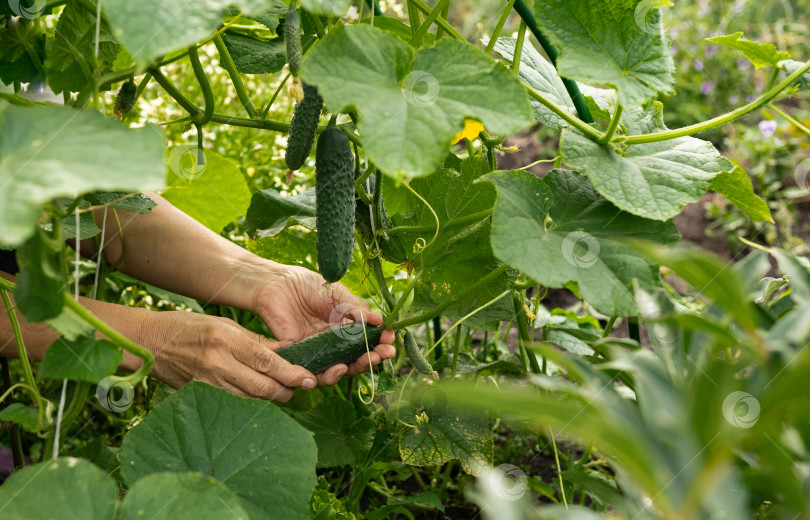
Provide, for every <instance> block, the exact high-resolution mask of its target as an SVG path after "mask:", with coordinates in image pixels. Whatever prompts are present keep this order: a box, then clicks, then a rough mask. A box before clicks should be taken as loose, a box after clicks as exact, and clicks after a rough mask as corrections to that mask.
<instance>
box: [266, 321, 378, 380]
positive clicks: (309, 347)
mask: <svg viewBox="0 0 810 520" xmlns="http://www.w3.org/2000/svg"><path fill="white" fill-rule="evenodd" d="M365 329H366V330H365V333H364V332H363V324H362V323H348V324H345V325H340V326H339V327H336V328H333V329H328V330H325V331H324V332H321V333H319V334H315V335H314V336H310V337H308V338H307V339H304V340H302V341H299V342H298V343H294V344H292V345H290V346H289V347H284V348H282V349H279V350H277V351H276V354H278V355H279V356H281V357H282V358H284V359H286V360H287V361H289V362H290V363H292V364H293V365H300V366H302V367H304V368H306V369H307V370H309V371H310V372H312V373H313V374H318V373H320V372H323V371H324V370H326V369H327V368H329V367H332V366H334V365H338V364H341V363H343V364H349V363H351V362H353V361H354V360H356V359H357V358H359V357H360V356H362V355H363V354H365V353H366V339H368V348H369V350H373V349H374V347H376V346H377V344H378V343H379V342H380V335H381V334H382V328H381V327H372V326H370V325H365Z"/></svg>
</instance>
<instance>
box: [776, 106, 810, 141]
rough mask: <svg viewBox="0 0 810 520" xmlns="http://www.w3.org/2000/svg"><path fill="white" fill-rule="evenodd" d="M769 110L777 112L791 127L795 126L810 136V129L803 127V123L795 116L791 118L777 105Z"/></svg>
mask: <svg viewBox="0 0 810 520" xmlns="http://www.w3.org/2000/svg"><path fill="white" fill-rule="evenodd" d="M768 108H770V109H771V110H773V111H774V112H776V113H777V114H779V115H780V116H782V117H783V118H785V119H786V120H787V122H788V123H790V124H791V125H793V126H795V127H796V128H798V129H799V130H801V131H802V132H804V133H805V134H807V135H810V128H808V127H806V126H805V125H803V124H802V122H801V121H799V120H798V119H796V118H794V117H793V116H791V115H790V114H788V113H787V112H785V111H784V110H782V109H781V108H779V107H777V106H776V105H768Z"/></svg>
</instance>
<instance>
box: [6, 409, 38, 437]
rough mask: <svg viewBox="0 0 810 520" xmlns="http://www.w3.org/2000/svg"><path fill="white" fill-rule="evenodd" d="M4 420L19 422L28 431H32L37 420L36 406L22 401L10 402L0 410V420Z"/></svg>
mask: <svg viewBox="0 0 810 520" xmlns="http://www.w3.org/2000/svg"><path fill="white" fill-rule="evenodd" d="M6 421H8V422H13V423H16V424H19V425H20V426H22V427H23V428H25V429H26V430H28V431H34V430H36V427H37V422H39V412H38V411H37V409H36V408H31V407H30V406H25V405H24V404H22V403H12V404H10V405H8V406H6V407H5V408H3V409H2V410H0V422H6Z"/></svg>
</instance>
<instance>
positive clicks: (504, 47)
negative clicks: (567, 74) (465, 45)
mask: <svg viewBox="0 0 810 520" xmlns="http://www.w3.org/2000/svg"><path fill="white" fill-rule="evenodd" d="M516 41H517V39H516V38H498V41H497V42H495V47H494V50H495V52H497V53H498V54H500V55H501V56H503V57H504V58H506V59H507V60H510V61H512V60H513V59H514V56H515V42H516ZM520 77H521V78H522V79H523V81H525V82H526V83H527V84H528V85H530V86H531V87H533V88H534V89H535V90H537V91H538V92H541V93H543V94H544V95H545V96H546V97H547V98H548V99H549V100H550V101H553V102H554V104H556V105H557V106H559V107H560V108H562V109H563V110H565V111H566V112H568V113H569V114H570V115H572V116H574V117H578V116H577V109H576V108H574V103H573V102H572V101H571V96H570V95H569V94H568V91H567V90H566V89H565V85H563V82H562V79H561V78H560V76H559V74H557V69H556V68H554V65H552V64H551V63H549V61H548V60H547V59H545V58H544V57H543V56H541V55H540V53H539V52H537V49H535V48H534V46H533V45H531V42H525V43H524V44H523V53H522V54H521V55H520ZM531 104H532V111H533V112H534V117H535V118H536V119H537V120H538V121H540V122H541V123H543V124H544V125H546V126H548V127H550V128H553V129H555V130H561V129H563V128H565V127H567V126H568V123H566V122H565V121H564V120H563V119H562V118H561V117H560V116H558V115H557V114H555V113H554V112H552V111H551V110H550V109H549V108H548V107H546V106H545V105H543V104H542V103H540V102H539V101H536V100H534V99H532V100H531Z"/></svg>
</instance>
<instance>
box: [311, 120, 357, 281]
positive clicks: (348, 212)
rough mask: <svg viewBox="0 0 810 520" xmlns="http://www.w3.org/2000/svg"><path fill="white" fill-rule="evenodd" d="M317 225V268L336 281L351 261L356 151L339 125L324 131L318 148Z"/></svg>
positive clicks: (316, 157)
mask: <svg viewBox="0 0 810 520" xmlns="http://www.w3.org/2000/svg"><path fill="white" fill-rule="evenodd" d="M315 226H316V228H317V237H316V239H317V251H318V269H319V270H320V272H321V276H323V277H324V278H325V279H326V281H327V282H337V281H338V280H340V279H341V278H343V275H344V274H346V271H347V270H348V269H349V264H351V262H352V248H353V247H354V155H353V154H352V149H351V145H350V143H349V138H348V137H346V134H344V133H343V131H342V130H341V129H340V128H338V127H336V126H330V127H328V128H327V129H326V130H324V131H323V133H321V136H320V137H319V138H318V146H317V147H316V148H315Z"/></svg>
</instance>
